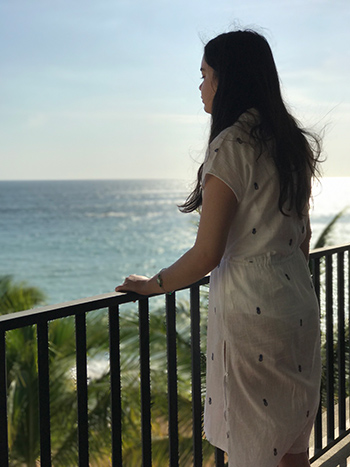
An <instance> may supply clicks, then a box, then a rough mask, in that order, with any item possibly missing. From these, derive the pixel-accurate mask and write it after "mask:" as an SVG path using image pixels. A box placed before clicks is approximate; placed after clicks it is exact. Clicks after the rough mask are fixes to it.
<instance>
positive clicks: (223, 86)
mask: <svg viewBox="0 0 350 467" xmlns="http://www.w3.org/2000/svg"><path fill="white" fill-rule="evenodd" d="M201 72H202V79H203V82H202V84H201V85H200V90H201V96H202V100H203V104H204V110H205V111H206V112H208V113H209V114H211V116H212V119H211V132H210V138H209V146H208V150H207V154H206V157H205V161H204V163H203V164H202V165H201V167H200V169H199V171H198V180H197V186H196V188H195V189H194V191H193V192H192V193H191V194H190V196H189V197H188V199H187V200H186V202H185V203H184V205H183V206H181V210H182V211H183V212H191V211H193V210H195V209H198V208H199V207H201V218H200V223H199V228H198V234H197V238H196V241H195V244H194V246H193V247H192V248H191V249H190V250H189V251H188V252H187V253H185V254H184V255H183V256H182V257H181V258H180V259H179V260H178V261H177V262H175V263H174V264H173V265H172V266H170V267H169V268H167V269H164V270H162V271H161V272H160V273H159V274H157V275H155V276H154V277H152V278H150V279H149V278H146V277H143V276H135V275H133V276H129V277H128V278H126V279H125V282H124V284H123V285H121V286H118V287H117V288H116V291H117V292H126V291H134V292H137V293H140V294H145V295H148V294H153V293H158V292H159V291H160V290H162V291H163V292H169V291H171V290H175V289H178V288H181V287H184V286H186V285H189V284H191V283H193V282H195V281H197V280H199V279H200V278H201V277H203V276H204V275H205V274H207V273H208V272H210V271H212V273H211V279H210V294H209V317H208V343H207V395H206V403H205V432H206V436H207V439H208V440H209V442H211V443H212V444H213V445H215V446H218V447H220V448H221V449H223V450H224V451H226V452H227V453H228V458H229V465H230V466H231V467H276V466H280V467H304V466H309V465H310V464H309V460H308V454H307V450H308V442H309V437H310V432H311V429H312V426H313V422H314V419H315V416H316V412H317V408H318V402H319V386H320V369H321V364H320V342H319V334H320V332H319V311H318V303H317V299H316V296H315V294H314V290H313V286H312V282H311V279H310V276H309V271H308V265H307V259H308V254H309V242H310V237H311V230H310V222H309V216H308V208H309V199H310V192H311V180H312V177H314V176H315V175H316V174H317V161H318V158H319V154H320V146H319V143H318V140H317V139H316V138H313V137H311V136H310V135H309V134H308V133H306V132H305V131H304V130H302V129H301V128H299V126H298V125H297V123H296V121H295V120H294V119H293V117H292V116H291V115H290V114H289V112H288V111H287V109H286V107H285V104H284V102H283V100H282V97H281V92H280V86H279V79H278V74H277V70H276V66H275V63H274V59H273V56H272V52H271V49H270V47H269V45H268V43H267V41H266V40H265V38H264V37H262V36H261V35H259V34H257V33H256V32H254V31H250V30H246V31H234V32H230V33H226V34H221V35H220V36H218V37H216V38H215V39H213V40H211V41H210V42H209V43H208V44H207V45H206V46H205V49H204V56H203V60H202V65H201Z"/></svg>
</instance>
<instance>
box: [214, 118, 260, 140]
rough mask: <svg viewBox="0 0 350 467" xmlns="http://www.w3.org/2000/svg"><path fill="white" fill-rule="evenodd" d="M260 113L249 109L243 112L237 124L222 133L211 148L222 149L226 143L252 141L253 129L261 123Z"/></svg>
mask: <svg viewBox="0 0 350 467" xmlns="http://www.w3.org/2000/svg"><path fill="white" fill-rule="evenodd" d="M259 120H260V117H259V112H258V111H257V110H256V109H249V110H246V111H245V112H243V113H242V114H241V115H240V116H239V118H238V119H237V120H236V122H235V123H234V124H233V125H231V126H229V127H227V128H225V129H224V130H222V131H221V133H219V134H218V135H217V136H216V137H215V138H214V139H213V141H212V142H211V144H210V146H211V147H220V146H221V144H222V143H223V142H224V141H234V142H238V143H240V144H242V143H247V142H249V140H250V133H251V129H252V128H253V127H254V126H255V125H257V124H258V123H259Z"/></svg>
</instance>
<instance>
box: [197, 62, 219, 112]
mask: <svg viewBox="0 0 350 467" xmlns="http://www.w3.org/2000/svg"><path fill="white" fill-rule="evenodd" d="M200 71H201V73H202V80H203V81H202V83H201V84H200V86H199V90H200V92H201V97H202V101H203V104H204V110H205V112H207V113H208V114H211V111H212V107H213V99H214V96H215V93H216V90H217V87H218V86H217V79H216V77H215V72H214V69H213V68H212V67H210V66H209V65H208V64H207V62H206V61H205V59H204V57H203V59H202V64H201V69H200Z"/></svg>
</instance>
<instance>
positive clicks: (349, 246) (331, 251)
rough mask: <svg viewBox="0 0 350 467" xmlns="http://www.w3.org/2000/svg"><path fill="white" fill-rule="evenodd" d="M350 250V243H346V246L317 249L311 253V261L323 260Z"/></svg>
mask: <svg viewBox="0 0 350 467" xmlns="http://www.w3.org/2000/svg"><path fill="white" fill-rule="evenodd" d="M349 250H350V243H346V244H344V245H337V246H334V247H329V246H326V247H323V248H315V249H314V250H312V251H310V259H317V258H322V257H325V256H330V255H335V254H337V253H344V252H345V251H349Z"/></svg>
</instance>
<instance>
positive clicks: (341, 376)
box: [337, 252, 346, 434]
mask: <svg viewBox="0 0 350 467" xmlns="http://www.w3.org/2000/svg"><path fill="white" fill-rule="evenodd" d="M337 256H338V257H337V284H338V288H337V289H338V290H337V292H338V410H339V412H338V413H339V423H338V425H339V434H341V433H342V432H344V431H345V429H346V407H345V401H346V391H345V316H344V303H345V298H344V253H343V252H341V253H338V255H337Z"/></svg>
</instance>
